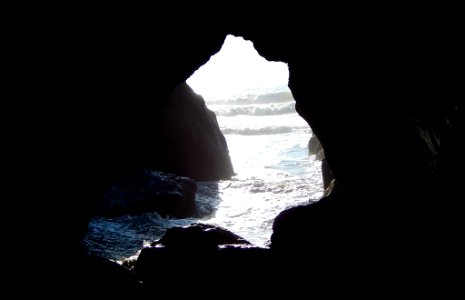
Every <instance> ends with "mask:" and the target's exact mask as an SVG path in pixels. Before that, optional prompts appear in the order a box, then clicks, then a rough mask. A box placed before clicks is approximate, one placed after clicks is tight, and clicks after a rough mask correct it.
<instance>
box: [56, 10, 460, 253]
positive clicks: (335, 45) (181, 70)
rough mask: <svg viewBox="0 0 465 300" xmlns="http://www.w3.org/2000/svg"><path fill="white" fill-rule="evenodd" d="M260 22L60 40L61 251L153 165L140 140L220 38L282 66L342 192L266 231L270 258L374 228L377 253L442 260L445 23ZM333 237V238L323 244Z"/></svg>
mask: <svg viewBox="0 0 465 300" xmlns="http://www.w3.org/2000/svg"><path fill="white" fill-rule="evenodd" d="M288 19H293V18H292V17H288ZM266 20H268V21H266ZM266 20H264V19H261V20H260V21H261V22H259V25H258V26H257V23H255V22H253V23H252V22H250V21H249V20H248V19H247V18H241V20H240V22H237V21H236V22H231V23H223V22H217V21H218V20H215V21H214V22H213V20H211V22H209V23H208V22H207V25H200V24H199V22H197V17H191V18H188V19H182V20H181V19H179V18H178V19H173V22H176V23H177V25H178V26H176V27H175V26H173V25H172V24H170V23H167V22H164V21H162V20H159V19H158V18H157V17H153V18H151V19H149V21H148V22H146V23H144V24H140V23H130V22H121V20H118V21H117V22H114V20H113V22H111V21H108V22H97V23H91V24H88V26H86V27H85V28H82V27H79V26H76V28H74V27H73V28H72V29H70V30H69V31H67V35H68V36H70V37H71V38H70V39H69V40H70V41H71V42H69V43H67V44H66V45H65V46H64V47H65V48H67V49H66V50H69V51H67V52H65V54H64V55H62V56H63V57H64V59H63V61H65V62H66V68H67V69H68V72H66V73H65V74H67V75H68V74H69V76H65V78H64V80H63V79H62V81H64V82H63V85H62V89H61V90H63V94H62V95H61V96H62V98H63V99H66V105H64V106H63V107H60V113H59V117H58V118H56V120H57V124H59V125H60V127H61V128H63V129H64V130H65V132H66V133H65V135H64V136H63V135H60V136H61V137H62V138H61V139H60V142H61V143H62V146H63V149H64V150H63V153H65V154H66V155H64V157H65V158H64V162H65V164H64V165H65V166H66V169H67V170H72V172H73V176H72V178H69V181H70V182H68V184H67V185H66V186H65V187H66V189H65V191H64V193H63V194H62V195H60V196H61V197H60V201H61V199H63V198H65V199H67V200H66V201H69V202H71V203H73V204H72V212H73V213H72V215H69V216H67V217H66V220H63V222H62V223H61V224H63V226H64V227H67V228H69V231H68V235H67V239H68V240H70V241H71V244H72V245H74V246H76V245H78V244H79V238H80V237H81V235H82V232H83V229H84V230H85V224H86V221H87V216H88V215H89V211H90V210H91V208H92V206H93V203H94V202H95V201H96V199H98V198H99V197H101V193H102V187H103V186H105V185H106V184H107V183H108V182H110V181H111V180H112V179H113V178H114V177H115V176H118V175H119V174H122V173H125V172H128V170H131V169H133V168H135V167H137V166H140V165H143V164H144V162H145V161H146V160H147V159H149V158H150V157H151V156H152V155H153V154H154V153H156V151H157V149H158V148H157V144H156V143H154V141H153V140H150V139H147V138H146V137H147V136H149V135H151V134H152V133H153V132H152V131H153V130H154V128H155V130H156V128H160V127H161V125H160V122H161V120H162V118H160V115H159V112H160V111H161V109H162V107H163V105H164V103H166V101H167V99H168V98H169V96H170V95H171V94H172V92H173V89H174V87H175V86H176V85H178V84H180V83H182V82H184V81H185V80H186V79H187V78H188V77H189V76H190V75H191V74H193V72H194V71H195V70H196V69H197V68H199V67H200V66H201V65H202V64H204V63H206V62H207V61H208V59H209V57H210V56H211V55H213V54H215V53H216V52H217V51H219V49H220V47H221V45H222V42H223V41H224V38H225V36H226V34H228V33H232V34H237V35H241V36H244V37H245V38H246V39H250V40H252V41H253V42H254V46H255V47H256V49H257V50H258V52H259V53H260V54H261V55H263V56H264V57H265V58H267V59H270V60H280V61H284V62H287V63H288V65H289V70H290V79H289V86H290V88H291V90H292V93H293V95H294V98H295V100H296V107H297V110H298V112H299V114H300V115H301V116H303V117H304V118H305V119H306V121H307V122H308V123H309V124H310V126H311V127H312V130H313V132H314V133H315V134H316V135H317V136H318V138H319V140H320V141H321V143H322V145H323V147H324V149H325V154H326V159H327V161H328V164H329V165H330V167H331V169H332V171H333V174H334V176H335V178H336V180H337V181H338V182H340V184H341V185H342V187H343V189H344V193H343V194H341V195H338V196H337V197H334V198H332V200H331V201H321V204H320V205H318V206H314V207H313V208H311V209H310V211H309V212H308V213H302V212H298V213H296V214H293V213H292V212H291V213H289V218H290V219H291V220H295V222H289V221H287V220H285V219H286V218H287V216H284V217H282V218H280V219H279V220H278V222H277V225H276V224H275V225H276V226H275V227H274V228H275V234H274V241H273V243H275V244H276V245H277V246H276V247H275V248H276V249H282V248H283V247H284V248H285V247H288V248H290V249H294V250H295V249H296V248H299V249H300V250H301V251H302V252H303V253H308V252H310V250H309V249H311V248H310V246H311V245H315V244H319V242H322V241H326V242H327V241H328V240H327V239H326V236H327V235H326V234H330V235H331V234H333V235H332V236H334V237H335V238H334V239H333V241H334V240H335V239H337V238H341V241H347V239H345V238H342V237H343V236H344V233H349V232H350V233H353V232H357V230H360V229H363V228H365V229H366V228H379V229H380V231H379V235H380V236H382V237H383V238H387V237H389V239H388V241H389V242H393V241H395V240H396V236H397V235H398V234H400V235H402V236H403V237H402V239H401V240H402V241H404V242H405V241H407V240H408V237H409V236H411V234H412V233H413V234H414V235H415V236H417V233H418V232H420V233H421V234H419V236H422V237H423V241H425V239H427V238H431V244H434V243H435V242H439V241H441V242H445V243H443V245H445V246H444V247H445V248H447V249H450V248H451V247H448V246H450V245H451V244H450V241H452V240H453V239H454V238H453V237H454V236H455V237H456V236H458V234H459V232H458V229H457V228H460V227H459V226H457V225H459V223H460V218H459V217H460V214H461V210H460V209H459V201H458V198H457V196H456V195H459V194H461V190H460V181H461V178H462V177H463V176H461V170H462V166H463V164H462V163H461V159H460V155H461V153H463V151H462V148H461V146H460V145H459V141H460V140H461V139H462V137H463V131H462V129H461V124H463V119H462V118H463V116H462V115H461V114H462V104H461V103H459V99H461V98H460V96H461V91H460V85H459V83H460V81H459V78H457V77H456V76H455V74H457V72H455V71H456V70H457V69H459V70H460V66H461V61H460V59H459V57H460V55H459V53H461V48H462V47H461V46H460V44H459V43H458V40H457V38H455V36H456V34H457V32H456V31H454V30H453V29H452V26H449V24H447V23H444V24H442V25H441V26H439V27H435V28H430V27H422V26H420V27H418V26H416V25H415V24H413V25H412V24H405V26H400V25H399V24H398V23H397V25H399V26H396V27H393V26H389V25H390V24H391V22H388V23H387V25H385V26H383V23H382V22H379V23H377V22H372V21H367V22H368V23H363V22H358V23H362V25H363V26H352V25H351V24H352V23H351V22H347V20H344V21H345V22H334V23H332V22H330V21H327V22H324V23H322V24H320V25H319V26H314V25H315V23H314V22H312V21H311V20H309V19H304V18H301V19H300V20H299V22H298V24H296V23H295V22H286V20H287V19H286V20H284V19H280V20H281V22H279V24H278V22H270V20H269V19H266ZM333 21H334V20H333ZM263 24H267V25H266V26H263ZM416 24H417V23H416ZM401 25H404V24H401ZM179 28H182V30H180V29H179ZM455 28H458V27H455ZM276 32H277V33H278V34H276ZM70 70H71V71H70ZM62 81H59V82H60V84H61V83H62ZM60 174H61V173H60ZM55 186H56V185H55ZM70 198H71V199H70ZM57 203H60V204H59V205H57V206H58V207H61V206H62V204H61V202H57ZM67 211H71V210H70V209H69V210H67ZM334 212H336V213H334ZM326 217H328V219H325V218H326ZM407 219H409V220H408V221H407ZM283 220H284V221H283ZM303 220H304V221H305V222H304V221H303ZM328 220H330V221H332V222H329V221H328ZM431 220H434V221H431ZM306 221H312V222H307V223H306ZM303 224H307V227H305V226H304V227H302V225H303ZM341 224H343V225H344V228H346V230H345V231H342V232H341V231H337V229H338V228H339V227H338V226H337V225H341ZM412 224H415V226H413V225H412ZM76 225H81V226H76ZM352 225H353V226H352ZM393 225H394V226H393ZM310 226H312V228H316V231H315V230H310V228H309V227H310ZM438 226H439V227H438ZM454 226H457V227H455V228H454ZM404 229H407V230H404ZM318 230H320V231H318ZM389 230H392V232H388V231H389ZM359 232H361V234H359V236H358V238H357V239H355V241H357V242H361V241H365V243H366V240H364V239H363V238H362V237H363V236H365V237H366V236H369V233H368V232H367V231H366V230H361V231H359ZM402 232H405V233H402ZM431 232H434V235H433V236H431V237H430V236H428V237H427V235H428V233H431ZM347 236H351V237H353V234H348V235H346V237H347ZM302 241H303V242H302ZM388 241H386V243H389V242H388ZM341 243H342V242H341ZM452 244H453V243H452ZM334 245H338V246H341V244H327V247H326V248H325V247H323V248H321V251H323V250H328V249H329V248H332V246H334ZM301 246H305V247H301ZM307 246H308V247H307ZM77 248H78V247H69V248H68V249H69V251H68V252H67V256H68V257H75V255H79V253H80V252H78V251H76V250H74V249H77ZM457 249H458V248H457ZM431 251H432V250H431ZM299 257H301V256H299Z"/></svg>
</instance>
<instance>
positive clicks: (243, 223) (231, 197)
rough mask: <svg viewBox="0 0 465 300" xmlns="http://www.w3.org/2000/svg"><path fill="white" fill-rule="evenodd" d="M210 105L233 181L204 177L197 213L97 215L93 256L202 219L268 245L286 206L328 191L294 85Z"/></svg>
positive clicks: (118, 251)
mask: <svg viewBox="0 0 465 300" xmlns="http://www.w3.org/2000/svg"><path fill="white" fill-rule="evenodd" d="M262 92H263V91H262ZM206 103H207V106H208V107H209V108H210V109H211V110H213V111H214V112H215V113H216V115H217V119H218V123H219V125H220V128H221V130H222V132H223V134H224V135H225V138H226V140H227V143H228V148H229V153H230V156H231V159H232V163H233V166H234V171H235V173H236V174H235V175H234V176H233V177H232V178H231V180H223V181H218V182H197V186H198V190H197V193H196V202H197V215H196V216H195V217H193V218H187V219H169V218H162V217H160V216H159V215H158V214H157V213H146V214H143V215H138V216H122V217H118V218H113V219H106V218H101V217H95V218H93V219H92V220H91V221H90V223H89V233H88V235H87V236H86V238H85V243H86V244H87V246H88V248H89V253H90V254H93V255H99V256H103V257H107V258H109V259H112V260H116V261H120V260H123V259H125V258H128V257H131V256H133V255H136V254H137V253H138V251H139V250H140V249H141V248H142V247H143V246H144V245H148V244H149V243H150V242H153V241H155V240H157V239H159V238H160V237H161V236H162V235H163V234H164V232H165V231H166V229H167V228H170V227H173V226H184V225H188V224H191V223H195V222H202V223H207V224H214V225H218V226H221V227H224V228H226V229H228V230H230V231H232V232H234V233H236V234H238V235H240V236H242V237H243V238H245V239H246V240H248V241H249V242H251V243H253V244H254V245H257V246H261V247H266V246H267V245H268V242H269V239H270V237H271V233H272V224H273V220H274V218H275V217H276V216H277V215H278V214H279V213H280V212H281V211H283V210H285V209H287V208H290V207H293V206H296V205H301V204H306V203H310V202H313V201H317V200H318V199H319V198H320V197H321V196H322V194H323V182H322V176H321V162H320V161H317V160H316V159H315V156H314V155H312V156H309V154H308V148H307V144H308V141H309V139H310V138H311V135H312V133H311V130H310V128H309V126H308V125H307V123H306V122H305V121H304V120H303V119H302V118H301V117H300V116H299V115H298V114H297V113H296V112H295V108H294V103H295V102H294V100H293V98H292V96H291V93H290V91H289V90H288V89H287V87H281V88H278V89H275V90H272V91H267V93H262V94H247V95H245V96H244V95H243V96H241V97H235V98H232V99H227V100H223V99H222V100H207V101H206Z"/></svg>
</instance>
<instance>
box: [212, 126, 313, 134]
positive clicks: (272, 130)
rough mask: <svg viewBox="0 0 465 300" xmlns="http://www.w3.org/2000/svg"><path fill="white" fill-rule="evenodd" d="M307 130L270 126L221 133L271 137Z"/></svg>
mask: <svg viewBox="0 0 465 300" xmlns="http://www.w3.org/2000/svg"><path fill="white" fill-rule="evenodd" d="M302 130H307V129H306V128H302V127H292V126H270V127H263V128H224V129H222V130H221V131H222V132H223V134H238V135H271V134H283V133H291V132H296V131H302Z"/></svg>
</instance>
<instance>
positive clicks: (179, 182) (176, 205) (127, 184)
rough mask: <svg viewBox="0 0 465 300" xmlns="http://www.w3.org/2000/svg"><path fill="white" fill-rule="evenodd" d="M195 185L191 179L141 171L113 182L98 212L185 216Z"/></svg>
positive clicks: (192, 201) (190, 210)
mask: <svg viewBox="0 0 465 300" xmlns="http://www.w3.org/2000/svg"><path fill="white" fill-rule="evenodd" d="M196 190H197V186H196V184H195V182H194V181H193V180H192V179H189V178H187V177H181V176H175V175H173V174H167V173H163V172H154V171H150V170H145V171H144V172H140V173H137V174H131V176H128V177H126V178H124V179H122V180H121V181H120V182H117V183H115V184H114V185H113V186H111V187H110V189H109V190H108V191H107V193H106V194H105V196H104V198H103V201H102V204H101V206H100V209H99V212H98V214H99V215H101V216H104V217H110V218H113V217H118V216H121V215H126V214H129V215H135V214H142V213H146V212H157V213H158V214H160V215H161V216H163V217H166V216H173V217H178V218H182V217H188V216H192V215H193V214H194V211H195V192H196Z"/></svg>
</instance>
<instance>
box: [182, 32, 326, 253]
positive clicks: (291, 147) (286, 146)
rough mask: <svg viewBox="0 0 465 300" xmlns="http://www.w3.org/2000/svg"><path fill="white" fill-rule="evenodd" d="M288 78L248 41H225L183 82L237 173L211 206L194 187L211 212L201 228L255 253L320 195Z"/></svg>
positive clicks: (316, 163)
mask: <svg viewBox="0 0 465 300" xmlns="http://www.w3.org/2000/svg"><path fill="white" fill-rule="evenodd" d="M288 78H289V70H288V67H287V64H285V63H282V62H270V61H267V60H266V59H265V58H263V57H262V56H260V55H259V53H258V52H257V51H256V50H255V48H254V46H253V43H252V42H250V41H246V40H244V39H243V38H242V37H235V36H232V35H228V36H227V37H226V39H225V41H224V44H223V46H222V48H221V50H220V51H219V52H218V53H217V54H215V55H213V56H212V57H211V58H210V60H209V61H208V62H207V63H206V64H205V65H203V66H202V67H200V68H199V69H198V70H197V71H196V72H195V73H194V74H193V75H192V76H191V77H190V78H189V79H188V80H187V81H186V82H187V84H188V85H189V86H190V87H191V88H192V89H193V90H194V91H195V92H196V93H197V94H199V95H201V96H202V97H203V98H204V100H205V102H206V105H207V107H208V108H209V109H210V110H212V111H213V112H214V113H215V114H216V117H217V120H218V123H219V126H220V129H221V131H222V133H223V135H224V136H225V138H226V141H227V144H228V148H229V154H230V156H231V160H232V163H233V167H234V171H235V175H234V176H233V177H232V179H231V180H224V181H221V182H219V184H218V186H219V190H218V195H217V196H216V198H215V199H212V197H211V193H209V192H208V191H209V189H208V188H206V186H203V185H208V183H202V182H198V185H199V187H200V188H199V192H198V193H197V195H196V196H197V201H198V202H200V203H209V205H211V203H212V201H213V202H214V203H215V205H216V207H215V209H214V212H213V213H212V214H211V215H209V216H207V217H206V218H204V220H203V221H204V222H207V223H211V224H214V225H219V226H222V227H225V228H227V229H229V230H231V231H232V232H234V233H236V234H238V235H240V236H242V237H244V238H245V239H247V240H249V241H250V242H252V243H254V244H256V245H260V246H264V245H266V243H267V242H268V240H269V238H270V235H271V227H272V223H273V220H274V218H275V217H276V215H277V214H278V213H279V212H281V211H282V210H284V209H287V208H289V207H292V206H296V205H301V204H306V203H309V202H313V201H317V200H318V199H319V198H320V197H321V196H322V193H323V182H322V174H321V157H319V156H318V155H313V154H314V153H310V154H309V140H310V138H311V137H312V132H311V129H310V128H309V126H308V124H307V123H306V122H305V121H304V120H303V119H302V118H301V117H300V116H299V115H298V114H297V112H296V111H295V101H294V99H293V97H292V94H291V91H290V90H289V88H288ZM310 150H312V149H310Z"/></svg>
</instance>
